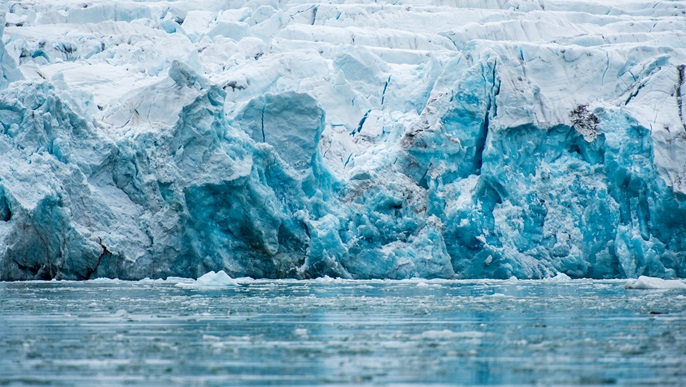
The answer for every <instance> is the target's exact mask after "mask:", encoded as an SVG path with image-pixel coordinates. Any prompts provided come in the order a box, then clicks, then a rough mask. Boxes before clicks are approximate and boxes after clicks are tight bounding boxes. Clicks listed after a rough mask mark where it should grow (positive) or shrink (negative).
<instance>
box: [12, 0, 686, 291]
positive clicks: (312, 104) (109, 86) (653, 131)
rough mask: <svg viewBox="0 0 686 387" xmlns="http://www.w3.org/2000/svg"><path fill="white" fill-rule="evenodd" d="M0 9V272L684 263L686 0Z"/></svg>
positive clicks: (22, 5)
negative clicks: (1, 21)
mask: <svg viewBox="0 0 686 387" xmlns="http://www.w3.org/2000/svg"><path fill="white" fill-rule="evenodd" d="M0 14H2V15H3V18H4V22H3V23H2V25H3V26H4V31H2V43H0V74H2V76H1V77H0V89H1V90H0V123H1V124H2V126H1V127H0V154H2V157H0V279H4V280H14V279H32V278H44V279H47V278H70V279H86V278H94V277H103V276H104V277H118V278H143V277H166V276H184V277H198V276H200V275H202V274H204V273H207V272H210V271H220V270H224V271H225V272H226V273H228V274H229V275H231V276H234V277H235V276H251V277H295V278H309V277H317V276H323V275H329V276H332V277H344V278H410V277H424V278H436V277H440V278H482V277H493V278H508V277H511V276H516V277H519V278H545V277H553V276H555V275H557V274H558V273H563V274H565V275H569V276H571V277H593V278H612V277H637V276H639V275H652V276H658V277H664V278H670V277H686V102H685V99H686V97H685V95H686V85H685V83H686V2H685V1H642V0H626V1H591V0H588V1H562V0H558V1H552V0H512V1H509V0H478V1H477V0H443V1H442V0H426V1H393V2H390V1H389V2H384V1H377V2H371V1H341V2H328V3H312V2H303V1H286V0H283V1H276V0H274V1H249V2H248V1H219V0H205V1H203V0H198V1H190V0H189V1H135V2H133V1H131V2H127V1H106V0H103V1H98V0H94V1H72V0H63V1H59V2H55V1H48V0H32V1H9V2H6V3H5V5H0ZM0 28H2V27H0Z"/></svg>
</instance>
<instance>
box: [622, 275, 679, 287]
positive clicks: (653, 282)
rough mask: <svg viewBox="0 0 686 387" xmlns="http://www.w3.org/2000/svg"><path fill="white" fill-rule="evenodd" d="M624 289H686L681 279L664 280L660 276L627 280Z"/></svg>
mask: <svg viewBox="0 0 686 387" xmlns="http://www.w3.org/2000/svg"><path fill="white" fill-rule="evenodd" d="M624 288H626V289H686V282H684V281H681V280H665V279H662V278H655V277H647V276H644V275H642V276H640V277H638V279H635V280H629V281H627V282H626V285H624Z"/></svg>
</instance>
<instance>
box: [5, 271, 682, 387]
mask: <svg viewBox="0 0 686 387" xmlns="http://www.w3.org/2000/svg"><path fill="white" fill-rule="evenodd" d="M179 282H182V283H186V282H183V281H182V280H169V281H140V282H124V281H88V282H20V283H0V300H1V302H0V385H4V384H10V385H12V384H39V383H40V384H42V383H51V384H55V385H73V384H83V385H97V384H134V385H151V384H167V385H168V384H173V385H266V384H271V385H311V384H355V385H361V384H370V385H393V384H405V383H422V384H450V385H454V384H458V385H459V384H531V383H539V384H621V385H637V384H642V385H646V384H654V385H661V386H662V385H679V384H682V385H683V384H684V383H686V291H683V290H664V291H663V290H652V291H645V290H643V291H640V290H625V289H624V287H623V285H624V282H622V281H585V280H576V281H561V282H559V281H557V282H556V281H333V280H318V281H253V280H242V281H239V285H238V286H232V287H225V288H219V289H192V288H191V289H187V288H181V287H179V286H176V285H178V283H179Z"/></svg>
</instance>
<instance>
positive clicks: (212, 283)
mask: <svg viewBox="0 0 686 387" xmlns="http://www.w3.org/2000/svg"><path fill="white" fill-rule="evenodd" d="M234 285H238V283H237V282H236V281H235V280H234V279H233V278H231V277H230V276H229V275H228V274H226V272H224V270H220V271H218V272H216V273H215V272H214V271H211V272H209V273H207V274H204V275H203V276H202V277H200V278H198V279H197V280H195V281H189V282H180V283H178V284H176V286H178V287H180V288H184V289H207V288H210V289H212V288H219V287H225V286H234Z"/></svg>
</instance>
